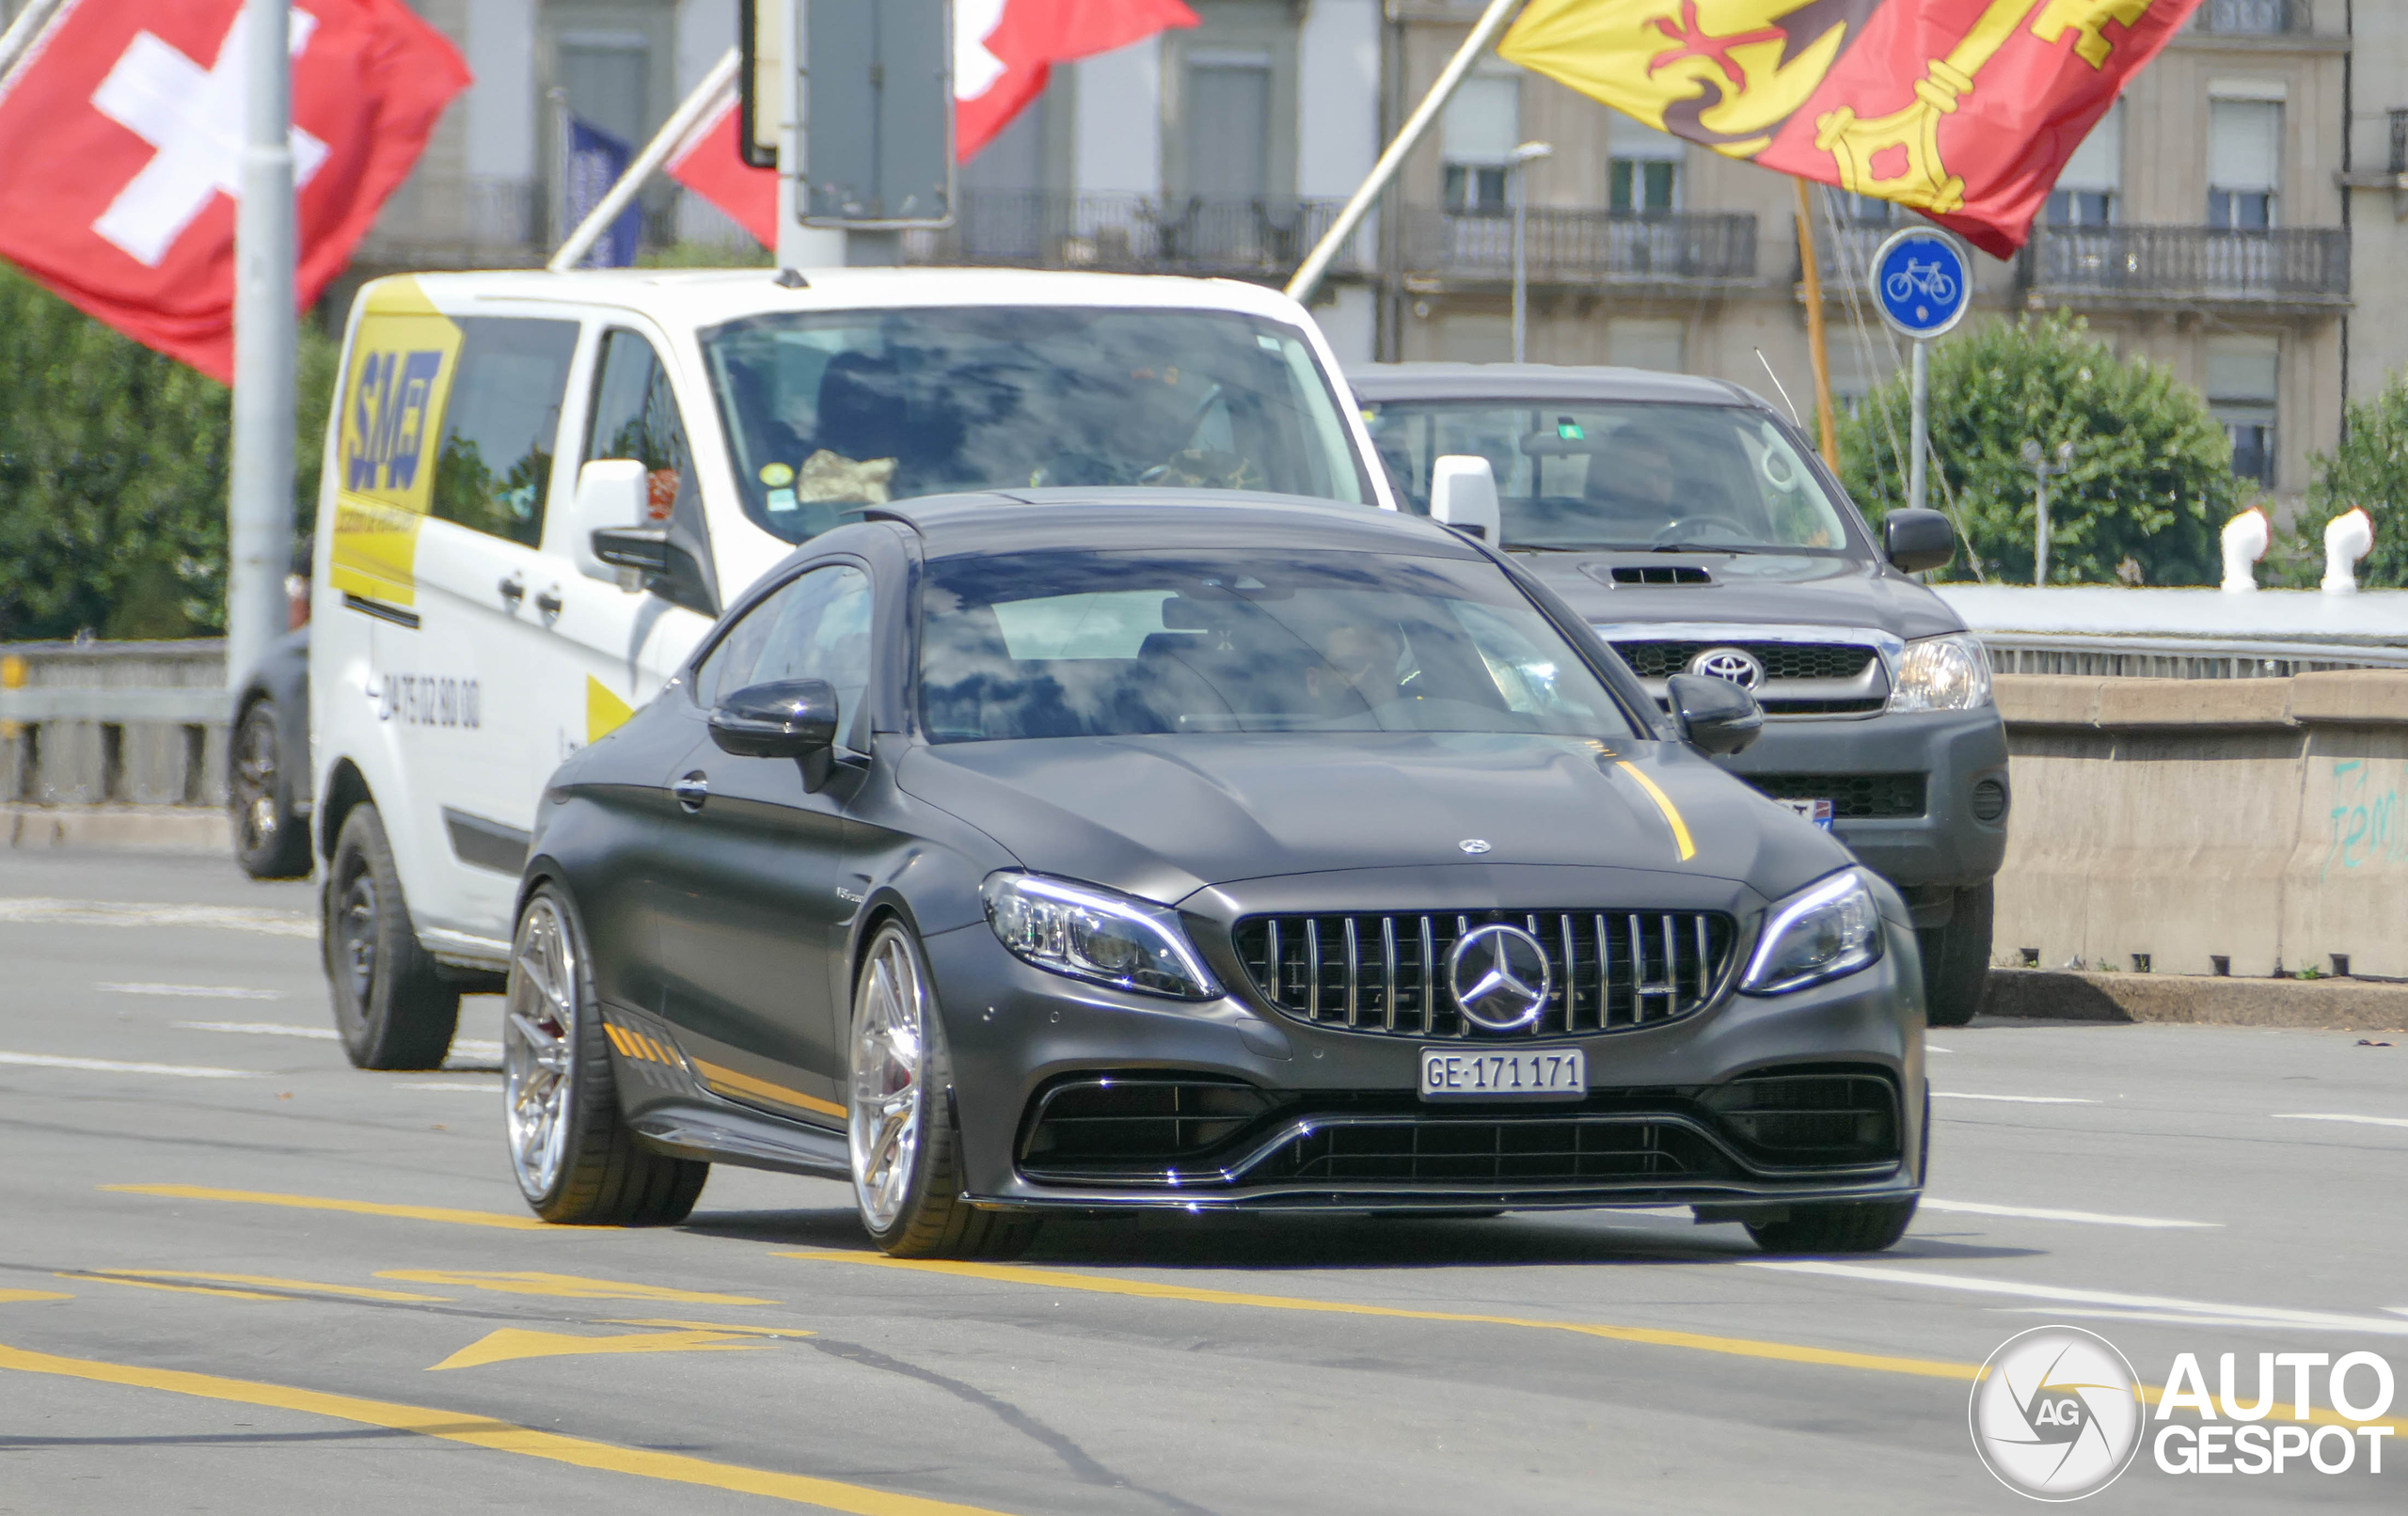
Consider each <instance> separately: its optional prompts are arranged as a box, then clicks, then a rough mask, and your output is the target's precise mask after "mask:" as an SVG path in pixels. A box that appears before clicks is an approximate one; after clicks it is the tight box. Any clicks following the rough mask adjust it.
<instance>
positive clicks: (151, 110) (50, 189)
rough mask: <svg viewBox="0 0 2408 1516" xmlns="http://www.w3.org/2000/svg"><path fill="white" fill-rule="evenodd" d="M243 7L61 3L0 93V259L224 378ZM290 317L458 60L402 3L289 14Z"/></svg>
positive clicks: (322, 278) (418, 143) (395, 176)
mask: <svg viewBox="0 0 2408 1516" xmlns="http://www.w3.org/2000/svg"><path fill="white" fill-rule="evenodd" d="M246 15H247V13H246V10H245V9H244V7H243V5H242V0H178V3H176V4H164V3H161V0H69V3H68V4H67V5H66V6H64V7H63V8H61V9H60V10H59V11H58V13H57V14H56V15H55V16H54V17H53V18H52V19H51V21H50V23H49V24H48V25H47V26H45V27H44V28H43V30H42V33H41V35H40V37H39V38H38V39H36V40H35V42H34V44H33V50H32V52H31V53H30V54H29V55H28V56H27V57H26V58H25V59H24V61H23V62H22V63H20V64H19V65H18V67H17V68H16V69H14V70H13V71H10V72H9V74H8V77H7V78H6V79H5V80H0V257H5V258H7V259H8V260H9V261H11V262H14V263H15V264H17V265H18V266H19V267H21V268H23V269H24V271H25V272H26V273H27V274H30V275H32V276H34V277H35V278H36V279H39V280H40V282H41V283H42V284H44V285H46V286H47V287H49V288H50V289H51V290H52V291H54V292H56V293H57V294H58V295H60V296H61V297H62V298H64V299H66V300H67V301H69V302H70V303H71V304H73V305H74V306H76V307H77V308H80V309H82V310H84V311H85V312H87V314H89V315H92V316H95V317H98V318H99V319H100V320H102V321H104V322H106V323H108V324H110V325H111V326H114V327H116V328H117V329H118V330H119V331H121V332H123V333H125V334H126V335H127V336H128V337H131V338H133V339H134V340H135V341H137V342H141V343H143V344H144V345H145V346H148V347H152V348H156V349H158V350H159V351H160V352H162V353H165V354H166V355H169V356H170V357H175V358H181V359H182V360H183V361H184V362H186V363H189V364H191V365H192V366H193V367H194V368H196V369H198V370H199V371H201V372H203V373H206V374H209V375H211V376H213V377H214V378H217V379H222V380H229V381H230V380H231V378H232V376H233V370H234V197H235V196H237V195H238V194H240V193H241V189H242V154H243V102H244V82H245V81H244V74H245V69H244V66H243V60H244V56H245V54H244V51H243V29H244V28H245V27H246V25H247V24H248V22H247V20H246ZM288 15H289V32H288V46H289V49H290V52H291V55H292V58H293V134H292V137H291V142H292V147H293V182H294V184H295V186H296V188H297V191H298V194H297V197H296V198H297V202H298V210H299V219H298V231H299V234H300V238H299V251H300V262H299V268H298V270H297V273H298V280H297V283H298V286H299V294H300V300H301V304H302V305H304V306H307V305H309V304H310V303H311V302H312V301H314V300H316V299H317V298H318V296H319V294H320V293H321V292H324V291H325V287H326V285H327V284H328V283H329V282H330V281H331V280H332V279H333V278H334V276H336V275H338V274H340V273H341V272H342V269H343V265H344V264H345V263H347V262H349V261H350V260H351V250H352V248H353V247H355V246H356V245H358V242H359V239H360V238H361V237H362V236H364V235H365V234H366V233H367V231H368V229H369V227H370V226H371V225H372V223H373V222H374V221H375V219H376V213H377V211H378V210H379V209H380V208H381V207H382V206H383V205H384V203H385V199H386V197H388V196H389V195H391V194H392V192H393V190H394V188H395V187H396V186H397V185H399V184H400V183H401V182H402V181H403V179H404V178H405V177H406V176H407V175H408V173H409V171H410V167H411V166H412V165H413V164H415V163H417V162H418V157H419V153H420V151H421V150H424V148H425V147H426V139H427V136H428V134H430V133H432V132H433V131H434V130H435V122H436V118H437V117H438V116H440V115H441V114H442V113H443V107H444V105H445V104H446V103H448V102H449V101H450V100H451V99H452V96H454V95H456V94H458V93H459V92H460V91H461V90H462V89H464V88H466V87H467V83H468V70H467V65H466V64H464V63H462V62H461V60H460V55H459V54H458V53H456V52H454V51H453V50H452V44H451V43H450V42H448V41H446V40H444V39H443V37H442V35H441V34H440V33H437V32H436V31H435V30H434V29H433V28H431V27H429V26H428V25H427V24H426V23H424V22H422V21H420V19H419V18H418V17H417V16H416V15H415V14H413V13H412V12H411V10H410V9H409V8H408V7H407V6H405V5H404V4H403V3H402V0H295V3H294V4H293V6H292V7H291V8H290V11H289V12H288Z"/></svg>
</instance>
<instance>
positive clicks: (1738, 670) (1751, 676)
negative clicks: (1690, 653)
mask: <svg viewBox="0 0 2408 1516" xmlns="http://www.w3.org/2000/svg"><path fill="white" fill-rule="evenodd" d="M1689 672H1691V673H1702V674H1703V675H1705V676H1706V677H1707V678H1708V679H1720V680H1723V681H1725V682H1727V683H1730V684H1734V685H1737V686H1738V687H1740V688H1741V689H1753V688H1755V687H1757V686H1758V685H1761V684H1763V683H1764V682H1765V666H1764V664H1763V662H1762V661H1760V660H1759V659H1758V658H1757V657H1756V655H1754V654H1752V653H1751V652H1749V651H1748V650H1747V649H1746V648H1743V647H1710V648H1707V649H1706V650H1705V651H1704V652H1703V653H1701V654H1699V655H1697V656H1696V657H1693V658H1691V659H1689Z"/></svg>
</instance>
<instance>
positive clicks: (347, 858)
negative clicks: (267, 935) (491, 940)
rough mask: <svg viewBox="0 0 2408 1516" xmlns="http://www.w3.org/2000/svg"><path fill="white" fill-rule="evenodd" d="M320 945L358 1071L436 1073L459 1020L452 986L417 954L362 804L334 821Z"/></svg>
mask: <svg viewBox="0 0 2408 1516" xmlns="http://www.w3.org/2000/svg"><path fill="white" fill-rule="evenodd" d="M320 936H321V940H322V942H323V945H324V948H325V965H326V980H327V983H328V985H329V987H331V988H332V989H333V991H334V1003H335V1030H336V1031H337V1032H340V1033H341V1034H342V1048H343V1051H344V1052H346V1053H348V1054H350V1055H351V1061H352V1063H354V1064H355V1065H356V1066H359V1067H361V1068H395V1069H400V1068H440V1067H442V1066H443V1057H444V1054H446V1053H448V1052H450V1051H451V1050H452V1029H453V1028H454V1027H456V1026H457V1025H458V1024H459V1020H460V987H459V986H457V985H453V984H448V983H446V982H445V981H444V979H443V977H442V974H441V972H440V971H438V970H437V969H436V963H435V959H434V957H433V956H432V955H430V954H428V952H427V951H426V949H425V948H423V947H421V946H420V945H419V940H418V929H417V927H416V926H414V925H413V924H411V922H410V908H409V901H408V900H407V899H406V898H405V897H404V895H403V893H402V879H401V876H400V875H399V874H398V873H396V872H395V871H394V868H393V848H392V845H391V844H390V843H388V841H386V838H385V823H384V819H383V818H382V817H380V816H379V815H377V813H376V808H375V807H374V806H373V805H371V804H368V803H366V802H364V801H363V802H362V803H360V804H358V805H356V806H354V807H353V808H352V810H351V813H350V814H349V815H347V816H345V817H343V823H342V831H341V835H340V836H338V837H337V838H336V840H335V856H334V861H332V862H331V863H330V864H329V865H328V866H327V870H326V891H325V916H324V920H323V922H322V924H321V927H320Z"/></svg>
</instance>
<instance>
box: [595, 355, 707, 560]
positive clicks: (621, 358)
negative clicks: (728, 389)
mask: <svg viewBox="0 0 2408 1516" xmlns="http://www.w3.org/2000/svg"><path fill="white" fill-rule="evenodd" d="M585 457H586V460H587V461H588V462H591V461H592V460H594V459H595V458H633V459H635V460H636V461H637V462H639V463H641V464H642V465H643V466H644V467H646V468H647V469H650V470H651V472H652V501H651V514H652V519H653V520H655V521H667V520H668V519H669V518H670V516H671V515H672V514H673V513H674V512H675V511H676V509H677V505H678V502H679V501H680V500H687V501H691V502H693V503H695V504H700V503H701V502H700V500H699V499H698V498H697V497H696V493H695V492H696V490H697V488H698V486H697V485H696V483H695V480H694V452H693V449H692V448H690V447H689V446H688V445H687V442H686V423H685V421H684V420H683V419H682V418H680V417H679V416H678V414H677V397H676V394H675V393H674V392H673V390H672V389H671V388H670V387H669V371H668V369H667V368H666V367H664V366H663V365H662V363H661V361H660V355H658V354H657V353H655V352H654V351H653V348H652V343H651V342H650V341H648V340H645V339H644V338H643V337H642V335H641V334H639V333H636V332H630V331H625V330H617V331H610V332H606V333H604V334H603V337H602V361H601V362H600V363H599V364H598V365H596V367H595V378H594V412H593V417H592V419H591V420H590V421H589V422H588V423H587V426H586V433H585Z"/></svg>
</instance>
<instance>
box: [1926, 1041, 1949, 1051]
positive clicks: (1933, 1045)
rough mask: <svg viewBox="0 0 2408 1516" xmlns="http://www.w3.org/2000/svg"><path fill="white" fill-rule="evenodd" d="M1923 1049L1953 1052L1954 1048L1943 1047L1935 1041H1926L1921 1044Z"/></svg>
mask: <svg viewBox="0 0 2408 1516" xmlns="http://www.w3.org/2000/svg"><path fill="white" fill-rule="evenodd" d="M1923 1050H1924V1051H1925V1052H1955V1051H1956V1049H1954V1048H1943V1047H1941V1045H1940V1044H1939V1043H1937V1042H1926V1043H1925V1044H1924V1045H1923Z"/></svg>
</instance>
